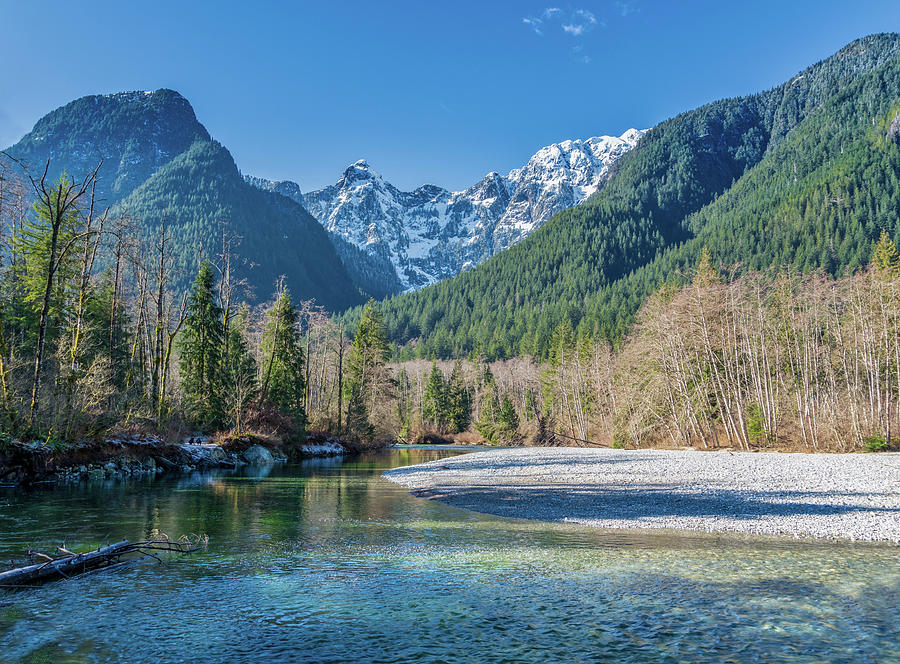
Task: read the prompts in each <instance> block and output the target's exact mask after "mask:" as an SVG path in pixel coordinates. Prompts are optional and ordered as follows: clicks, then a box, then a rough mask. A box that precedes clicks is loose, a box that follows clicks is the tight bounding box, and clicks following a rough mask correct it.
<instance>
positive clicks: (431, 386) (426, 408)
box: [422, 362, 448, 433]
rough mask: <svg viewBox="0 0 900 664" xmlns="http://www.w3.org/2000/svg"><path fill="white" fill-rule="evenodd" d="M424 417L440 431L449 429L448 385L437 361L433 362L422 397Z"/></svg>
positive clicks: (428, 424) (428, 423)
mask: <svg viewBox="0 0 900 664" xmlns="http://www.w3.org/2000/svg"><path fill="white" fill-rule="evenodd" d="M422 419H423V420H424V421H425V424H426V426H431V427H433V428H434V429H436V430H437V431H438V432H439V433H444V432H446V430H447V419H448V418H447V387H446V385H445V383H444V374H443V372H441V370H440V369H439V368H438V366H437V363H436V362H432V363H431V373H430V374H429V375H428V383H427V384H426V385H425V394H424V395H423V397H422Z"/></svg>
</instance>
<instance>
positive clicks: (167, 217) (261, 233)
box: [0, 35, 900, 450]
mask: <svg viewBox="0 0 900 664" xmlns="http://www.w3.org/2000/svg"><path fill="white" fill-rule="evenodd" d="M162 92H166V91H162ZM135 94H136V93H135ZM141 94H143V93H141ZM152 95H160V93H152ZM152 95H151V96H152ZM173 95H175V93H171V94H168V93H166V94H162V95H160V96H159V98H158V99H157V98H156V97H154V99H157V101H158V102H159V104H160V105H161V107H162V108H166V107H168V106H171V105H173V104H174V108H175V110H176V111H177V112H176V113H175V115H179V114H181V115H184V114H185V113H187V112H188V111H190V107H189V106H185V105H186V102H184V103H181V102H183V100H181V98H180V97H177V95H176V96H174V97H173ZM114 97H116V96H114ZM126 97H127V98H126V99H125V102H122V100H121V99H119V100H118V101H117V102H116V103H118V104H119V105H118V106H115V105H114V106H115V109H119V110H120V111H121V112H117V113H112V116H113V120H114V122H113V126H114V127H116V128H117V130H121V129H122V127H121V123H122V122H129V121H133V120H134V117H133V116H132V114H131V112H130V111H128V112H126V111H127V109H129V108H131V107H130V104H131V101H133V99H132V97H133V95H127V96H126ZM90 99H93V98H90ZM97 99H98V100H99V101H93V102H91V101H84V100H79V101H78V102H73V104H75V105H76V107H77V108H78V109H81V111H82V112H83V114H84V115H85V118H86V119H84V120H83V121H82V123H81V124H80V125H78V126H76V127H70V126H69V125H68V124H67V122H68V120H67V118H69V117H70V116H68V115H66V114H65V113H62V114H57V113H54V114H51V115H50V116H47V119H45V120H42V121H41V122H40V123H38V125H37V126H36V128H35V131H34V132H32V134H30V135H29V136H26V138H25V139H23V141H21V142H20V144H18V151H16V150H12V151H11V152H9V153H4V155H3V158H2V159H0V304H2V307H0V432H2V437H0V444H4V445H8V444H10V443H11V441H13V440H20V441H28V442H32V443H34V444H39V445H42V446H51V447H58V448H60V449H63V448H66V447H67V446H68V445H70V444H72V443H75V442H77V441H80V440H87V439H102V438H104V437H108V436H113V435H118V434H120V433H123V432H124V433H129V432H131V433H134V432H156V433H159V434H161V435H163V436H167V437H171V438H177V437H180V436H185V435H190V434H192V433H194V432H201V433H204V434H215V435H218V436H219V437H220V438H221V437H224V438H229V437H232V438H233V437H234V436H243V435H245V434H248V433H252V434H254V435H258V436H262V437H268V438H269V439H272V440H278V441H281V442H291V441H299V440H302V439H303V438H304V435H305V434H306V432H308V431H311V430H315V431H323V432H328V433H333V434H337V435H341V436H343V437H344V438H346V439H347V440H355V441H359V442H360V443H370V442H377V441H393V440H403V441H416V440H424V439H431V440H435V439H436V440H441V439H445V440H449V439H456V440H472V441H486V442H489V443H493V444H507V443H518V442H526V443H530V444H559V443H563V442H565V443H567V444H603V445H612V446H645V445H669V446H682V445H698V446H702V447H723V446H724V447H734V448H739V449H745V450H746V449H760V448H767V447H778V448H785V447H788V448H802V449H813V450H816V449H833V450H850V449H884V448H890V447H892V446H895V445H896V440H897V431H898V427H900V419H898V418H900V258H898V254H897V250H896V245H897V240H898V239H900V38H898V36H896V35H876V36H873V37H868V38H865V39H862V40H859V41H857V42H854V43H853V44H851V45H850V46H848V47H846V48H845V49H843V50H842V51H840V52H839V53H838V54H837V55H835V56H834V57H832V58H830V59H828V60H825V61H823V62H821V63H819V64H817V65H814V66H813V67H811V68H810V69H808V70H806V71H805V72H803V73H802V74H800V75H799V76H798V77H796V78H795V79H793V80H792V81H790V82H789V83H787V84H785V85H783V86H780V87H778V88H775V89H773V90H770V91H768V92H765V93H761V94H759V95H754V96H751V97H745V98H739V99H729V100H723V101H720V102H716V103H713V104H709V105H707V106H704V107H702V108H700V109H697V110H695V111H691V112H688V113H685V114H682V115H680V116H678V117H676V118H673V119H672V120H669V121H667V122H664V123H662V124H660V125H659V126H657V127H655V128H654V129H652V130H651V131H650V132H648V133H647V134H646V135H645V137H644V138H643V139H642V140H641V142H640V144H639V145H638V146H637V148H635V149H634V150H633V151H631V152H629V153H628V154H626V155H625V156H624V157H622V159H621V160H620V161H619V162H618V163H617V166H616V172H615V173H614V175H613V176H612V177H611V179H610V180H609V182H608V183H607V185H606V186H605V187H604V188H603V189H602V190H601V191H600V192H599V193H598V195H597V196H595V197H594V198H593V199H592V200H590V201H589V202H588V203H586V204H584V205H581V206H579V207H576V208H574V209H572V210H568V211H565V212H563V213H561V214H559V215H557V216H556V217H554V219H552V220H551V221H550V222H548V224H547V225H545V226H544V227H543V228H542V229H540V230H538V231H536V232H535V233H534V234H532V235H531V236H530V237H529V238H528V239H526V240H525V241H523V242H522V243H521V244H519V245H516V246H514V247H512V248H511V249H509V250H507V251H505V252H503V253H502V254H500V255H498V256H496V257H494V258H492V259H490V260H488V261H487V262H486V263H484V264H483V265H481V266H479V267H477V268H475V269H473V270H471V271H469V272H466V273H464V274H462V275H460V276H459V277H457V278H454V279H451V280H448V281H445V282H442V283H439V284H436V285H435V286H432V287H429V288H426V289H423V290H421V291H419V292H415V293H408V294H405V295H402V296H398V297H393V298H389V299H387V300H385V301H383V302H381V303H376V302H375V301H374V300H372V299H370V300H369V301H368V303H367V304H365V306H358V307H355V308H351V309H350V310H349V311H347V312H346V313H344V314H342V315H337V316H336V315H334V314H333V312H334V310H335V309H340V308H343V307H346V306H349V305H354V304H356V303H357V302H360V301H361V300H362V299H363V298H364V297H365V295H367V294H368V293H366V292H365V290H364V289H361V288H359V284H360V283H366V282H368V283H369V285H370V286H371V287H372V291H373V292H375V293H376V294H381V293H384V292H387V291H389V290H390V289H391V288H392V284H385V283H378V282H377V279H374V278H373V274H375V273H377V272H378V271H377V269H375V267H377V266H373V265H372V264H370V263H366V262H365V261H357V260H356V258H354V257H355V256H356V254H359V253H360V252H359V251H358V250H355V249H354V248H353V247H350V246H349V245H347V246H346V247H342V245H340V244H339V245H338V247H339V248H338V250H336V249H335V247H334V245H332V243H331V242H330V241H329V239H328V236H327V234H326V232H325V231H324V229H322V228H321V226H319V225H318V224H317V223H316V222H315V220H314V219H312V217H310V216H309V215H308V214H307V213H306V211H305V210H304V209H303V208H302V206H300V205H299V204H297V203H296V202H295V201H292V200H290V199H289V198H287V197H284V196H281V195H279V194H277V193H275V192H272V191H266V190H263V189H259V188H256V187H254V186H252V184H250V183H248V182H247V181H245V179H244V178H242V177H241V175H240V173H239V172H238V170H237V167H236V166H235V164H234V162H233V160H232V158H231V155H230V154H229V153H228V151H227V150H225V149H224V148H223V147H222V146H221V145H219V144H218V143H216V142H214V141H212V140H210V139H209V137H208V135H205V130H202V126H201V125H199V123H196V119H194V120H193V125H191V126H193V129H192V130H189V131H186V132H180V133H177V132H176V133H177V136H176V137H175V138H173V139H172V141H174V142H172V144H171V149H172V150H173V151H176V152H177V154H174V155H163V156H160V157H159V162H160V163H155V162H154V163H152V164H143V165H141V164H140V163H138V165H137V166H135V165H134V164H131V165H130V166H129V162H128V161H127V160H125V161H123V162H122V163H120V164H119V165H118V166H116V165H114V164H113V165H110V164H109V163H108V161H105V160H97V161H96V162H94V164H93V165H92V166H91V167H90V168H85V169H83V170H82V171H74V170H72V171H71V173H75V174H74V175H73V174H67V173H66V171H67V169H64V168H62V167H60V166H59V165H58V164H56V163H55V162H54V160H53V159H51V158H47V159H45V161H44V162H43V164H41V165H40V168H35V166H34V159H35V158H36V156H39V155H41V154H43V153H42V152H41V150H42V149H44V148H42V147H41V146H42V145H44V143H45V142H47V141H50V139H51V138H52V141H51V142H53V143H54V144H55V145H57V146H58V147H59V146H61V147H59V149H60V150H62V151H63V155H64V156H65V155H66V154H68V152H66V150H68V151H69V152H73V151H74V152H78V150H77V149H76V147H73V146H75V145H76V144H75V143H74V142H72V141H73V140H74V139H72V140H69V139H67V138H66V134H65V133H66V131H67V127H68V129H69V130H71V131H72V132H74V133H75V134H79V132H82V131H83V130H84V126H82V125H84V124H87V125H90V127H91V130H92V131H93V130H96V129H97V127H95V126H94V125H95V124H97V123H98V122H100V123H101V124H102V121H101V120H100V119H99V118H103V117H105V116H104V115H103V113H101V112H98V113H99V114H95V113H94V110H96V109H95V106H98V105H99V106H102V105H103V104H106V103H108V100H107V101H103V100H105V99H106V98H102V100H101V98H97ZM179 100H181V101H179ZM109 103H112V102H109ZM123 103H124V106H122V104H123ZM85 105H86V107H85V108H82V106H85ZM155 105H156V101H154V103H153V104H151V105H150V107H151V108H155V107H156V106H155ZM70 106H71V105H70ZM65 108H66V109H68V108H69V107H65ZM122 109H125V110H122ZM108 111H109V109H106V111H104V112H108ZM172 112H173V111H172V110H171V109H170V110H169V111H167V112H166V113H162V114H161V115H160V117H159V118H157V119H156V120H155V121H156V122H158V123H164V122H166V121H167V120H166V118H169V116H170V115H171V114H172ZM141 117H144V116H141ZM190 118H193V112H192V111H190ZM182 120H184V118H183V117H182ZM189 124H190V123H189ZM201 130H202V131H201ZM129 136H132V138H130V139H129V140H133V141H137V142H140V141H141V140H144V139H145V138H146V137H144V135H143V133H142V131H137V133H136V134H134V135H132V134H129ZM142 137H143V138H142ZM125 142H126V143H128V141H125ZM185 144H186V145H185ZM66 146H68V147H66ZM117 149H119V150H120V151H121V150H125V152H123V153H122V154H123V158H124V156H125V154H126V153H127V146H126V148H122V147H121V146H119V147H118V148H117ZM81 153H84V151H83V150H82V151H81ZM81 153H80V154H81ZM23 155H26V156H28V158H26V157H25V156H23ZM138 161H140V160H138ZM79 163H81V162H79ZM136 163H137V162H136ZM141 169H143V170H141ZM145 175H146V178H145V179H143V180H142V178H144V176H145ZM104 178H108V179H112V180H113V181H112V182H109V181H106V180H104ZM339 254H340V256H339ZM342 260H343V261H345V262H347V263H348V264H352V265H353V269H352V270H350V271H349V272H350V274H352V275H353V277H352V278H351V276H350V274H348V270H347V269H345V268H344V266H343V265H342V262H341V261H342ZM258 261H262V262H263V263H264V264H265V270H261V268H260V265H259V263H258ZM278 275H283V276H278ZM298 284H299V285H298ZM313 295H315V296H316V297H315V299H314V298H313Z"/></svg>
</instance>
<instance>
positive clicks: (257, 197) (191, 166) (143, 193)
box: [120, 141, 362, 309]
mask: <svg viewBox="0 0 900 664" xmlns="http://www.w3.org/2000/svg"><path fill="white" fill-rule="evenodd" d="M120 208H121V209H122V210H127V212H128V214H129V215H130V216H132V217H134V218H137V219H140V220H141V223H142V224H143V226H144V228H145V229H146V231H147V232H149V233H153V232H154V231H155V230H156V229H158V228H159V226H160V224H161V223H163V222H165V224H166V226H167V228H169V229H171V230H172V231H173V235H174V237H175V238H176V240H177V243H178V247H179V250H178V263H179V267H180V268H181V271H182V273H183V274H188V275H191V274H193V272H194V271H195V270H196V265H197V256H198V252H199V251H200V250H201V247H202V248H203V252H204V254H205V255H206V256H209V255H211V254H214V253H215V252H217V251H218V250H219V246H220V243H221V240H220V236H221V225H222V223H223V222H227V229H228V231H229V232H230V233H234V234H236V235H238V236H240V238H241V242H240V244H239V246H238V247H237V248H236V250H235V251H236V253H238V254H239V255H240V256H241V257H243V258H245V259H246V261H247V263H246V264H245V265H244V266H243V268H242V269H241V273H242V276H244V277H246V278H247V279H248V281H249V283H250V285H251V286H253V287H254V289H255V291H256V294H257V295H258V296H259V299H265V298H267V297H268V296H269V295H270V294H271V293H272V292H273V291H274V289H275V283H276V281H277V280H278V279H279V277H280V276H281V275H284V276H285V280H286V284H287V285H288V286H289V287H290V288H291V290H292V292H293V294H294V296H295V297H296V298H299V299H312V298H315V299H316V300H317V301H318V302H319V303H320V304H323V305H324V306H326V307H328V308H331V309H340V308H346V307H348V306H351V305H353V304H356V303H358V302H359V301H360V300H361V298H362V296H361V294H360V293H359V292H358V290H357V289H356V288H355V287H354V285H353V283H352V282H351V280H350V277H349V275H348V274H347V272H346V270H345V269H344V266H343V264H342V263H341V260H340V259H339V258H338V255H337V253H336V252H335V249H334V247H333V246H332V244H331V241H330V240H329V238H328V235H327V234H326V233H325V231H324V230H323V229H322V227H321V225H320V224H319V222H317V221H316V220H315V219H313V217H311V216H310V215H309V213H308V212H307V211H306V210H304V209H303V207H302V206H301V205H299V204H297V203H295V202H294V201H292V200H290V199H289V198H286V197H285V196H282V195H280V194H277V193H274V192H268V191H262V190H260V189H257V188H256V187H254V186H252V185H250V184H247V183H246V182H245V181H244V179H243V178H242V177H241V174H240V173H239V172H238V169H237V166H235V164H234V161H233V160H232V158H231V154H229V152H228V150H226V149H225V148H224V147H222V146H221V145H220V144H219V143H217V142H215V141H199V142H197V143H194V144H193V145H192V146H191V147H190V149H188V150H187V151H185V152H184V153H182V154H180V155H178V156H177V157H176V158H175V159H173V160H172V161H171V162H169V163H168V164H166V165H165V166H163V167H162V168H160V169H159V170H158V171H157V172H156V173H155V174H154V175H153V176H152V177H151V178H150V179H149V180H147V181H146V182H145V183H144V184H142V185H141V186H140V187H138V188H137V189H136V190H135V191H134V192H133V193H132V194H131V195H130V196H128V198H126V199H125V200H124V201H122V202H121V204H120Z"/></svg>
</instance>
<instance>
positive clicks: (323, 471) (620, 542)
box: [0, 449, 900, 662]
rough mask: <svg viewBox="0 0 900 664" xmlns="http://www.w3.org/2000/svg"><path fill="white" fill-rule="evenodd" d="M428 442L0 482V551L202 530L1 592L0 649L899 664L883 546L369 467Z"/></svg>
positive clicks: (126, 658) (895, 592)
mask: <svg viewBox="0 0 900 664" xmlns="http://www.w3.org/2000/svg"><path fill="white" fill-rule="evenodd" d="M448 453H450V452H448V451H446V450H417V449H400V450H391V451H390V452H387V453H383V454H379V455H371V456H367V457H362V458H359V459H356V460H352V461H349V462H346V463H341V462H340V461H335V460H312V461H308V462H304V463H303V464H300V465H297V466H290V467H273V468H269V469H267V470H266V472H263V473H259V472H236V473H208V474H197V473H195V474H192V475H186V476H182V477H173V478H166V479H163V480H161V481H149V480H147V481H134V482H128V483H121V484H115V483H101V484H96V485H88V486H74V487H61V488H57V489H55V490H43V491H38V492H34V493H29V494H26V495H19V494H14V493H12V492H7V493H4V494H0V558H2V559H7V558H9V557H14V556H18V555H19V554H20V552H21V551H22V550H23V549H24V548H25V547H27V546H35V547H36V548H40V547H44V548H46V549H52V548H53V547H54V546H56V545H57V544H59V541H60V540H61V539H63V538H65V539H66V540H67V541H68V542H69V543H78V544H82V545H96V544H99V543H101V542H104V541H107V540H110V541H113V540H118V539H122V538H128V539H138V538H143V537H147V536H148V535H149V534H150V532H151V531H153V530H154V529H156V530H160V531H162V532H166V533H169V534H170V535H173V536H178V535H180V534H186V533H207V534H209V536H210V548H209V551H207V552H206V553H203V554H200V555H196V556H193V557H190V558H182V559H177V560H172V561H169V562H167V563H166V564H165V565H159V564H157V563H155V562H154V563H152V564H144V563H142V564H140V565H137V566H135V567H132V568H128V569H125V570H123V571H121V572H118V573H111V574H107V575H96V576H93V577H91V578H89V579H81V580H75V581H71V582H65V583H55V584H48V585H46V586H44V587H42V588H38V589H33V590H28V591H25V592H15V593H6V594H0V645H2V649H0V661H18V660H20V659H25V658H37V659H35V660H34V661H77V662H81V661H121V662H151V661H152V662H160V661H187V662H220V661H267V662H281V661H284V662H290V661H309V662H407V661H408V662H413V661H415V662H438V661H440V662H455V661H478V662H510V661H522V662H532V661H533V662H539V661H540V662H543V661H565V662H597V661H623V662H629V661H631V662H670V661H672V662H674V661H686V660H687V661H710V662H713V661H716V662H718V661H723V660H729V659H730V660H733V661H785V662H791V661H797V662H800V661H804V662H805V661H832V662H840V661H846V662H865V661H882V662H883V661H891V660H892V659H893V660H895V661H896V660H900V650H898V645H897V643H898V641H900V639H898V637H900V632H898V628H897V626H896V621H895V620H894V618H893V616H894V613H895V611H896V607H897V606H898V605H900V563H898V557H897V549H896V548H895V547H889V546H873V545H859V544H814V543H800V542H795V541H790V540H782V539H773V538H769V539H759V538H749V537H738V536H703V535H688V536H677V537H676V536H672V535H669V534H662V533H649V534H647V533H634V532H614V531H598V530H591V529H586V528H581V527H577V526H569V525H553V524H542V523H537V522H528V521H515V520H506V519H500V518H494V517H486V516H482V515H477V514H474V513H470V512H465V511H461V510H457V509H454V508H451V507H448V506H445V505H442V504H440V503H436V502H433V501H427V500H422V499H417V498H412V497H411V496H409V495H408V494H407V493H406V491H405V490H404V489H402V488H400V487H397V486H395V485H392V484H390V483H388V482H386V481H384V480H382V479H381V478H380V475H381V473H382V472H383V471H384V470H386V469H388V468H391V467H396V466H399V465H408V464H412V463H419V462H422V461H426V460H430V459H435V458H440V457H442V456H445V455H447V454H448ZM173 649H176V650H173Z"/></svg>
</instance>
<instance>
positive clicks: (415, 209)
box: [245, 129, 643, 290]
mask: <svg viewBox="0 0 900 664" xmlns="http://www.w3.org/2000/svg"><path fill="white" fill-rule="evenodd" d="M642 134H643V132H642V131H639V130H636V129H629V130H628V131H627V132H625V133H624V134H622V136H620V137H614V136H599V137H595V138H589V139H587V140H584V141H581V140H570V141H563V142H561V143H554V144H553V145H548V146H547V147H545V148H542V149H541V150H539V151H538V152H537V153H536V154H535V155H534V156H533V157H532V158H531V159H530V160H529V161H528V163H527V164H525V166H523V167H522V168H518V169H515V170H513V171H510V172H509V173H508V174H507V175H505V176H503V175H500V174H499V173H496V172H492V173H488V174H487V175H486V176H485V177H484V178H483V179H482V180H481V181H480V182H477V183H476V184H474V185H472V186H471V187H469V188H468V189H465V190H464V191H457V192H451V191H448V190H446V189H442V188H440V187H438V186H435V185H423V186H422V187H419V188H418V189H416V190H415V191H410V192H406V191H400V190H399V189H397V187H395V186H393V185H392V184H391V183H390V182H388V181H386V180H385V179H384V178H383V177H382V176H381V175H380V174H378V173H377V172H376V171H374V170H373V169H372V168H371V167H370V166H369V164H368V163H367V162H366V161H364V160H360V161H357V162H356V163H354V164H351V165H350V166H349V167H348V168H347V169H346V170H345V171H344V173H343V175H342V176H341V178H340V179H339V180H338V181H337V183H335V184H334V185H331V186H329V187H325V188H324V189H319V190H318V191H312V192H309V193H306V194H303V193H302V192H301V190H300V187H299V185H297V184H296V183H294V182H291V181H281V182H273V181H270V180H264V179H261V178H256V177H252V176H245V179H246V180H247V181H248V182H249V183H251V184H253V185H254V186H256V187H259V188H261V189H263V190H266V191H274V192H277V193H280V194H282V195H284V196H288V197H290V198H292V199H293V200H294V201H296V202H298V203H300V204H302V205H303V206H304V207H305V208H306V209H307V210H308V211H309V212H310V213H311V214H312V215H313V216H314V217H315V218H316V219H318V220H319V222H320V223H321V224H322V225H323V226H324V227H325V228H326V229H327V230H328V232H329V233H330V234H331V235H332V237H333V238H336V239H340V240H343V241H345V242H346V243H349V244H351V245H353V246H355V247H357V248H358V249H360V250H362V251H364V252H365V253H366V254H368V255H369V257H370V258H371V259H372V260H373V261H374V262H375V264H377V265H379V266H380V269H381V270H382V271H383V274H382V275H381V276H382V279H383V281H384V284H385V287H389V286H388V285H389V284H392V283H393V284H395V288H396V289H397V290H400V289H402V290H409V289H416V288H421V287H422V286H426V285H429V284H432V283H435V282H437V281H440V280H441V279H446V278H448V277H453V276H455V275H457V274H459V273H460V272H462V271H463V270H467V269H469V268H472V267H474V266H475V265H478V264H479V263H481V262H482V261H484V260H485V259H487V258H490V257H491V256H493V255H494V254H496V253H498V252H499V251H502V250H504V249H507V248H508V247H510V246H512V245H513V244H515V243H517V242H519V241H520V240H522V239H523V238H524V237H526V236H527V235H528V234H529V233H531V232H532V231H534V230H535V229H536V228H539V227H540V226H541V225H542V224H543V223H544V222H545V221H547V220H548V219H550V217H552V216H553V215H554V214H556V213H557V212H559V211H560V210H565V209H567V208H570V207H573V206H575V205H578V204H579V203H581V202H582V201H584V200H585V199H587V198H588V197H590V196H591V195H593V194H595V193H596V192H597V191H598V190H599V189H600V188H601V187H602V186H603V183H604V182H605V181H606V179H607V178H608V177H609V174H610V172H611V168H612V166H613V164H615V162H616V160H617V159H619V157H621V156H622V155H623V154H625V153H626V152H627V151H628V150H630V149H632V148H633V147H634V146H635V145H636V144H637V142H638V141H639V140H640V137H641V136H642Z"/></svg>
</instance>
